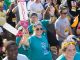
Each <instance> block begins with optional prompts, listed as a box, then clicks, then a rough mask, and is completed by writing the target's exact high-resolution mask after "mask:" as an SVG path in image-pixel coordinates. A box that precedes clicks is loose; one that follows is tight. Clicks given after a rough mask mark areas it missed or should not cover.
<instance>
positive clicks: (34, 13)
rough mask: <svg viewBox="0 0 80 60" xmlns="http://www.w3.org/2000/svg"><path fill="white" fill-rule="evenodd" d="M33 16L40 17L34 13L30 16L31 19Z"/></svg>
mask: <svg viewBox="0 0 80 60" xmlns="http://www.w3.org/2000/svg"><path fill="white" fill-rule="evenodd" d="M32 16H36V17H38V15H37V14H36V13H32V14H31V15H30V17H32Z"/></svg>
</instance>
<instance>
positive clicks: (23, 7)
mask: <svg viewBox="0 0 80 60" xmlns="http://www.w3.org/2000/svg"><path fill="white" fill-rule="evenodd" d="M18 8H19V15H20V20H28V15H27V13H28V11H27V7H26V2H25V1H22V2H21V1H19V2H18Z"/></svg>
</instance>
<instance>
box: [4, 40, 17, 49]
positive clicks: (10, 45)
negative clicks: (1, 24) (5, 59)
mask: <svg viewBox="0 0 80 60" xmlns="http://www.w3.org/2000/svg"><path fill="white" fill-rule="evenodd" d="M12 46H16V47H17V44H16V42H15V41H8V42H7V45H6V47H5V48H6V50H9V49H10V47H12Z"/></svg>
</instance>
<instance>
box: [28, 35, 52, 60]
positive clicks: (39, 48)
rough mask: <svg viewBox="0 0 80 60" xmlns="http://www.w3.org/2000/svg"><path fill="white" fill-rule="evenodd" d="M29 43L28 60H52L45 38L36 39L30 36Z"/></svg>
mask: <svg viewBox="0 0 80 60" xmlns="http://www.w3.org/2000/svg"><path fill="white" fill-rule="evenodd" d="M28 41H29V47H30V49H29V52H30V53H29V54H30V55H29V56H30V57H29V59H30V60H52V55H51V52H50V49H49V44H48V41H47V39H46V38H45V36H42V37H41V38H38V37H37V36H35V35H32V36H31V37H29V39H28Z"/></svg>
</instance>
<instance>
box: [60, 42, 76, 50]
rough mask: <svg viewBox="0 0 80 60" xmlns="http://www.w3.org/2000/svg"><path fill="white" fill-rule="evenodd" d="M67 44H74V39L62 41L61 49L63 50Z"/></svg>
mask: <svg viewBox="0 0 80 60" xmlns="http://www.w3.org/2000/svg"><path fill="white" fill-rule="evenodd" d="M69 45H76V42H75V41H64V42H63V43H62V45H61V49H62V51H63V52H65V51H66V49H67V47H68V46H69Z"/></svg>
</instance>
